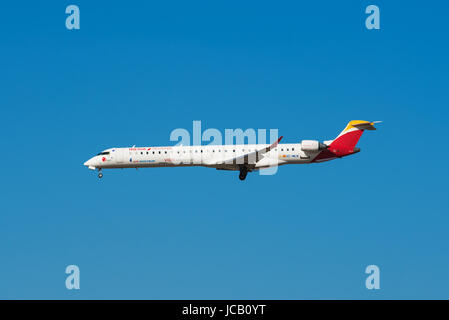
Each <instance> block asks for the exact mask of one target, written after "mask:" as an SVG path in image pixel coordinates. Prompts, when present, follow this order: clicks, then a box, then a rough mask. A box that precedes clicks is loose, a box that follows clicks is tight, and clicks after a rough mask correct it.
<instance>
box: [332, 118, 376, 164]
mask: <svg viewBox="0 0 449 320" xmlns="http://www.w3.org/2000/svg"><path fill="white" fill-rule="evenodd" d="M376 122H380V121H373V122H372V121H365V120H352V121H349V123H348V124H347V126H346V128H345V129H344V130H343V131H342V132H341V133H340V134H339V135H338V136H337V138H335V140H333V141H332V142H331V143H330V144H329V148H328V149H329V151H331V152H332V153H334V154H336V155H337V156H345V155H348V154H351V153H355V152H358V151H359V149H358V148H356V147H355V146H356V144H357V142H358V141H359V139H360V137H361V136H362V133H363V131H364V130H376V128H375V127H374V123H376Z"/></svg>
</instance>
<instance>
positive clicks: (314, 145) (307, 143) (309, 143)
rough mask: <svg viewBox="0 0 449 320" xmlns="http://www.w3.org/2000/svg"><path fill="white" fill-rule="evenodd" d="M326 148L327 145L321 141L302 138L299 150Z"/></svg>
mask: <svg viewBox="0 0 449 320" xmlns="http://www.w3.org/2000/svg"><path fill="white" fill-rule="evenodd" d="M324 149H327V146H326V145H325V144H324V143H321V142H319V141H317V140H302V141H301V150H302V151H309V152H310V151H320V150H324Z"/></svg>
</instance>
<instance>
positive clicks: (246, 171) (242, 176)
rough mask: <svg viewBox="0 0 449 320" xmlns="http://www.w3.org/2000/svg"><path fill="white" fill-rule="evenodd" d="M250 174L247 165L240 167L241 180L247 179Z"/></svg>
mask: <svg viewBox="0 0 449 320" xmlns="http://www.w3.org/2000/svg"><path fill="white" fill-rule="evenodd" d="M247 174H248V169H246V168H245V167H243V168H241V169H240V174H239V179H240V180H242V181H243V180H245V178H246V175H247Z"/></svg>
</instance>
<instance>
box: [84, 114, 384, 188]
mask: <svg viewBox="0 0 449 320" xmlns="http://www.w3.org/2000/svg"><path fill="white" fill-rule="evenodd" d="M379 122H381V121H364V120H352V121H350V122H349V123H348V124H347V125H346V127H345V128H344V130H343V131H342V132H341V133H340V134H339V135H338V136H337V137H336V138H335V139H334V140H328V141H323V142H320V141H318V140H302V141H301V143H288V144H280V142H281V140H282V138H283V137H282V136H281V137H280V138H279V139H278V140H277V141H276V142H274V143H273V144H270V145H269V144H251V145H249V144H246V145H245V144H243V145H206V146H201V145H200V146H167V147H136V146H133V147H131V148H109V149H106V150H104V151H102V152H100V153H98V154H97V155H96V156H94V157H92V158H91V159H89V160H87V161H86V162H85V163H84V166H86V167H88V168H89V169H91V170H98V177H99V178H102V177H103V173H102V172H101V171H102V170H103V169H117V168H121V169H123V168H136V169H137V168H150V167H177V166H180V167H186V166H202V167H208V168H215V169H217V170H234V171H239V172H240V174H239V179H240V180H245V178H246V175H247V174H248V172H252V171H256V170H260V169H266V168H270V167H273V166H281V165H286V164H305V163H319V162H325V161H329V160H333V159H337V158H342V157H346V156H349V155H353V154H355V153H358V152H360V149H359V148H357V147H356V144H357V142H358V141H359V139H360V137H361V136H362V133H363V131H364V130H376V128H375V127H374V124H375V123H379Z"/></svg>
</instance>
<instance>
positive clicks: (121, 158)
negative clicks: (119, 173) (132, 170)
mask: <svg viewBox="0 0 449 320" xmlns="http://www.w3.org/2000/svg"><path fill="white" fill-rule="evenodd" d="M112 154H113V159H112V161H114V162H115V163H117V164H123V163H124V162H125V150H123V149H115V151H114V152H112Z"/></svg>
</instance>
